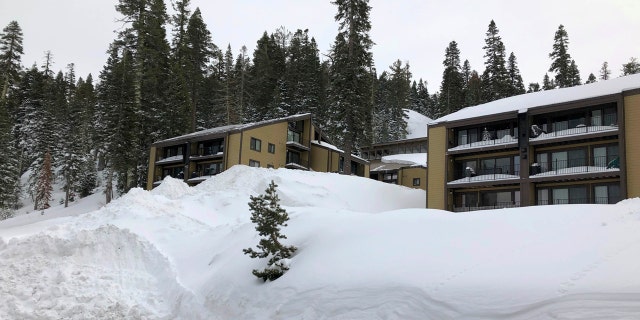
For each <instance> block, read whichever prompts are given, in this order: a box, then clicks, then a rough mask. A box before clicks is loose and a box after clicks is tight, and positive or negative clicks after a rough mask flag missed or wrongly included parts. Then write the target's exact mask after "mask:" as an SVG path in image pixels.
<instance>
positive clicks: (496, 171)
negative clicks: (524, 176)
mask: <svg viewBox="0 0 640 320" xmlns="http://www.w3.org/2000/svg"><path fill="white" fill-rule="evenodd" d="M455 177H456V180H454V181H451V182H449V183H467V182H480V181H493V180H504V179H517V178H520V170H519V168H518V167H515V166H511V165H509V166H498V167H493V168H483V169H473V168H470V167H467V168H465V169H464V170H458V171H457V172H456V174H455Z"/></svg>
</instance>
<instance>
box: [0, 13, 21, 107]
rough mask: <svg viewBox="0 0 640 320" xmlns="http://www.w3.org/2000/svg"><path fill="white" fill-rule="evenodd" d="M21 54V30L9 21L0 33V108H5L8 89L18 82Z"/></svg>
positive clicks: (14, 22)
mask: <svg viewBox="0 0 640 320" xmlns="http://www.w3.org/2000/svg"><path fill="white" fill-rule="evenodd" d="M22 54H23V48H22V29H21V28H20V25H18V22H16V21H11V22H9V24H8V25H7V26H6V27H5V28H4V29H2V33H0V107H5V106H6V101H7V96H8V94H9V89H10V88H11V87H12V86H13V85H14V84H16V83H17V82H18V78H19V72H20V69H21V68H22V66H21V64H20V59H21V56H22Z"/></svg>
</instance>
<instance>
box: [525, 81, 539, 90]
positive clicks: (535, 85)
mask: <svg viewBox="0 0 640 320" xmlns="http://www.w3.org/2000/svg"><path fill="white" fill-rule="evenodd" d="M540 90H541V89H540V84H539V83H537V82H531V83H529V87H528V88H527V93H531V92H538V91H540Z"/></svg>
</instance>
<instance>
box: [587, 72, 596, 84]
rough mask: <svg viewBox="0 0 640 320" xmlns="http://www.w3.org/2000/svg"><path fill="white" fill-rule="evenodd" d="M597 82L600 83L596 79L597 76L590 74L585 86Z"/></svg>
mask: <svg viewBox="0 0 640 320" xmlns="http://www.w3.org/2000/svg"><path fill="white" fill-rule="evenodd" d="M597 81H598V79H596V76H595V75H594V74H593V73H590V74H589V78H588V79H587V82H585V84H588V83H594V82H597Z"/></svg>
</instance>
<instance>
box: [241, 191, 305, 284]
mask: <svg viewBox="0 0 640 320" xmlns="http://www.w3.org/2000/svg"><path fill="white" fill-rule="evenodd" d="M277 187H278V185H276V184H275V182H273V180H272V181H271V183H270V184H269V187H267V189H266V190H265V194H262V195H259V196H257V197H254V196H250V199H251V201H250V202H249V209H250V211H251V222H253V223H255V224H256V231H258V234H259V235H260V236H261V237H262V239H260V242H259V243H258V245H257V250H254V249H253V248H247V249H243V250H242V252H244V254H248V255H249V256H250V257H251V258H269V261H268V262H267V267H266V268H265V269H263V270H258V269H254V270H253V272H252V273H253V275H255V276H256V277H258V278H262V280H263V281H267V280H269V281H273V280H276V279H278V278H280V277H281V276H282V275H283V274H284V272H285V271H287V270H289V258H291V256H292V255H293V254H294V253H295V252H296V250H297V248H296V247H295V246H286V245H284V244H282V243H281V242H280V240H281V239H286V238H287V237H286V236H285V235H284V234H281V233H280V228H282V227H286V226H287V223H286V222H287V221H289V215H288V214H287V211H286V210H284V209H282V208H281V207H280V203H279V202H280V198H278V194H277V191H276V188H277Z"/></svg>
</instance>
